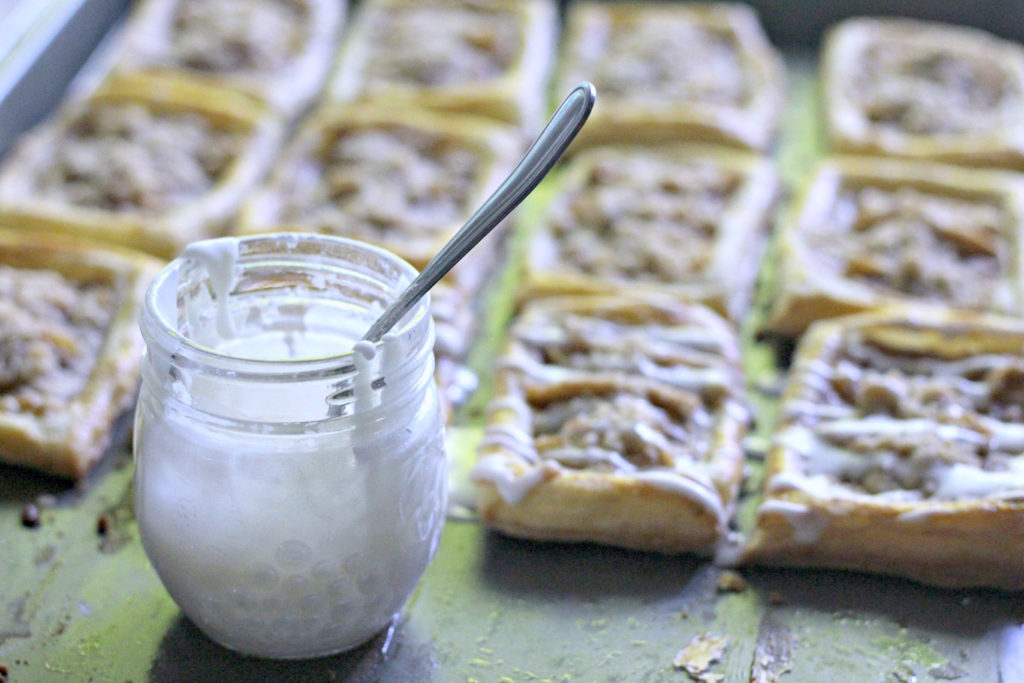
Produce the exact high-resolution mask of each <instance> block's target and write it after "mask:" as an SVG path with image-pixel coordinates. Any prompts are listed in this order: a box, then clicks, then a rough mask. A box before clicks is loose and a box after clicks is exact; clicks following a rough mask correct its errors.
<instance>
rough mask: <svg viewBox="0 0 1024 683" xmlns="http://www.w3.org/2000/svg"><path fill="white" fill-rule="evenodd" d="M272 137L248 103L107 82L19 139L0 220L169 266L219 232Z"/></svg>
mask: <svg viewBox="0 0 1024 683" xmlns="http://www.w3.org/2000/svg"><path fill="white" fill-rule="evenodd" d="M281 135H282V129H281V124H280V123H278V122H277V120H276V119H275V118H274V117H272V116H271V115H269V114H268V112H267V111H266V110H265V109H264V107H263V106H262V105H259V104H258V103H256V102H255V101H254V100H252V99H251V98H250V97H248V96H245V95H241V94H238V93H232V92H227V91H222V90H219V89H216V88H211V87H208V86H204V85H200V84H197V83H184V82H182V83H176V84H169V83H161V82H154V81H152V80H150V79H148V78H146V77H145V76H120V77H116V78H114V79H111V80H109V81H107V83H106V84H104V85H103V86H102V87H101V88H100V89H99V90H98V91H97V92H96V93H95V94H94V95H93V96H92V97H91V98H89V99H88V100H85V101H83V102H75V103H72V104H71V105H69V106H68V107H67V108H66V109H65V110H64V111H63V112H62V113H61V114H60V115H59V116H58V117H57V118H56V119H54V120H51V121H49V122H47V123H44V124H42V125H41V126H40V127H39V128H37V129H36V130H34V131H33V132H31V133H29V135H28V136H27V137H26V138H24V139H23V140H22V141H20V143H19V144H18V145H17V147H16V149H15V150H14V152H13V153H12V154H11V155H10V156H9V158H8V160H7V162H6V163H5V165H4V167H3V169H2V170H0V221H3V222H6V223H8V224H14V225H17V226H18V227H19V229H20V228H26V229H29V228H31V229H35V230H41V231H47V232H51V231H57V232H65V233H73V234H78V235H81V236H87V237H91V238H96V239H100V240H105V241H109V242H115V243H119V244H122V245H126V246H130V247H135V248H138V249H141V250H143V251H148V252H150V253H152V254H156V255H158V256H162V257H165V258H171V257H173V256H176V255H177V253H178V252H179V251H180V250H181V249H182V248H183V247H184V246H185V245H186V244H188V243H190V242H193V241H195V240H199V239H205V238H207V237H213V236H216V235H218V234H220V233H221V232H222V231H223V228H224V226H225V224H226V223H227V222H228V221H229V220H230V219H231V218H232V217H233V216H234V215H235V212H236V211H237V209H238V207H239V205H240V204H241V200H242V196H243V195H244V194H245V192H247V191H248V190H249V189H250V188H251V187H252V186H253V185H255V184H256V182H257V181H258V180H259V179H260V177H261V176H262V175H263V173H264V172H265V171H266V169H267V168H268V167H269V165H270V162H271V161H272V159H273V155H274V153H275V152H276V150H277V147H278V145H279V143H280V138H281Z"/></svg>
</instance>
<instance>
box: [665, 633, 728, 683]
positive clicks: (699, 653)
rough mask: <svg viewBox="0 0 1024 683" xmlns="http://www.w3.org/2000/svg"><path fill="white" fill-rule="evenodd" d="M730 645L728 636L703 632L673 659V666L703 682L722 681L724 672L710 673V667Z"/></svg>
mask: <svg viewBox="0 0 1024 683" xmlns="http://www.w3.org/2000/svg"><path fill="white" fill-rule="evenodd" d="M728 647H729V637H728V636H716V635H711V634H709V633H702V634H700V635H699V636H696V637H695V638H694V639H693V640H691V641H690V642H689V644H688V645H687V646H686V647H684V648H683V649H682V650H680V651H679V652H677V653H676V656H675V657H674V658H673V659H672V666H674V667H675V668H677V669H683V670H684V671H686V673H687V674H689V676H690V678H691V679H693V680H695V681H701V682H702V683H714V682H715V681H721V680H722V679H723V678H724V676H722V674H714V673H709V672H708V669H709V668H710V667H711V665H712V664H713V663H714V662H717V661H718V660H720V659H721V658H722V655H723V654H725V650H726V648H728Z"/></svg>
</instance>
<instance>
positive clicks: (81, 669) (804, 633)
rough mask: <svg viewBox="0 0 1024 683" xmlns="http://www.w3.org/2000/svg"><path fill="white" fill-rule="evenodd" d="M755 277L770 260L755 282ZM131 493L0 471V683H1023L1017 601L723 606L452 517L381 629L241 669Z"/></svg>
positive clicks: (802, 160) (792, 167)
mask: <svg viewBox="0 0 1024 683" xmlns="http://www.w3.org/2000/svg"><path fill="white" fill-rule="evenodd" d="M811 65H812V63H811V61H810V60H809V59H800V58H791V59H790V90H791V106H790V108H789V115H788V118H787V120H786V123H785V128H784V135H783V139H782V142H781V144H780V147H779V153H778V154H779V162H780V168H781V169H782V172H783V175H784V177H785V180H786V182H787V183H788V184H789V185H791V186H792V185H794V184H796V183H798V182H799V180H800V179H801V178H802V177H804V176H805V175H806V174H807V172H808V170H809V169H810V167H811V166H812V164H813V161H814V159H815V158H816V157H817V156H819V155H820V149H821V145H820V138H819V132H818V128H817V127H816V122H817V121H818V120H819V117H818V116H817V114H816V112H815V104H814V103H815V101H816V95H815V85H814V80H813V75H812V68H811ZM525 218H526V219H527V220H524V223H528V222H529V220H528V219H529V216H526V217H525ZM520 237H521V236H520ZM521 243H522V240H521V239H520V240H513V241H512V242H511V244H510V245H509V253H510V256H511V258H510V260H509V264H508V270H506V272H505V273H504V274H503V275H502V276H501V278H500V279H499V281H498V283H497V284H496V285H495V287H494V289H493V290H492V291H491V292H490V293H489V295H488V296H490V297H491V298H490V300H489V301H488V305H486V306H485V307H484V310H487V311H488V314H489V315H490V318H489V320H488V321H486V324H485V333H484V334H483V335H481V338H480V340H479V343H478V344H477V345H476V347H475V348H474V350H473V353H472V364H473V365H474V366H475V367H476V368H477V369H478V370H480V371H481V374H482V379H483V382H482V387H481V390H480V392H479V395H478V396H477V397H476V398H475V399H474V401H473V402H472V403H470V404H469V405H468V406H467V408H466V410H465V411H463V413H462V414H461V415H460V416H459V419H458V422H457V425H456V426H455V427H454V428H453V429H452V430H451V431H450V435H449V436H450V446H451V448H450V450H451V457H452V478H453V492H454V496H453V497H454V499H455V500H456V502H459V501H461V500H463V499H464V498H465V494H466V485H465V481H464V479H465V472H466V470H467V469H468V467H469V466H470V464H471V462H472V457H473V446H474V444H475V443H476V441H477V440H478V439H479V436H480V431H481V430H480V426H479V417H478V416H479V409H480V406H481V405H482V404H483V402H484V400H485V399H486V393H487V390H488V386H489V384H488V382H487V373H486V368H487V367H489V366H490V363H491V361H492V360H493V356H494V354H495V353H496V352H497V349H498V347H499V346H500V337H501V333H502V330H503V327H504V324H505V321H506V320H507V317H508V315H509V312H510V302H511V289H512V286H513V285H514V283H515V281H516V277H515V273H516V270H515V268H516V267H517V261H518V259H520V258H521V248H520V247H521ZM770 263H771V258H770V256H769V257H767V259H766V265H767V266H768V268H767V269H766V272H768V273H770ZM755 318H756V317H755ZM754 323H755V324H756V319H755V320H754ZM744 344H745V352H746V361H747V364H748V370H749V375H750V383H751V387H752V391H751V396H752V397H753V399H754V400H755V401H756V403H757V408H758V414H759V423H758V430H759V434H760V435H761V436H762V437H763V435H764V434H765V433H766V432H767V430H768V429H769V428H770V422H771V417H772V408H773V406H772V398H771V394H772V391H771V390H772V388H774V387H776V386H777V382H778V377H779V373H778V370H777V369H776V368H775V366H774V355H773V353H772V351H771V349H769V348H767V347H766V346H763V345H759V344H757V343H755V342H754V337H753V334H752V329H747V330H746V331H745V334H744ZM127 424H128V421H127V420H126V421H125V427H124V429H123V431H127ZM126 436H127V435H126ZM749 469H750V472H749V474H750V476H749V478H748V482H747V485H746V490H747V492H748V495H747V497H746V498H745V499H744V502H743V505H742V506H741V510H740V515H739V519H740V522H741V526H744V525H746V524H749V521H750V519H751V516H752V515H751V513H752V510H753V505H754V504H755V503H756V490H757V487H758V485H759V463H758V462H757V461H756V460H754V461H752V462H751V465H750V468H749ZM131 476H132V464H131V458H130V455H129V454H128V452H127V447H126V446H122V447H121V448H120V449H115V452H113V453H111V454H110V456H108V457H107V458H106V459H105V461H104V462H103V463H102V464H101V466H100V468H99V469H98V470H97V471H96V472H94V473H93V474H92V475H91V476H90V477H89V478H88V479H87V480H86V481H85V482H83V483H82V484H81V485H79V486H69V484H67V483H66V482H61V481H57V480H53V479H49V478H45V477H42V476H38V475H35V474H33V473H31V472H27V471H24V470H20V469H15V468H0V662H2V663H3V665H4V666H5V667H6V670H7V672H8V673H7V680H9V681H115V682H120V681H133V682H135V683H139V682H141V681H175V682H176V683H178V682H181V681H263V680H267V681H271V680H272V681H411V682H421V681H463V682H467V683H468V682H473V681H479V682H481V683H482V682H494V683H513V682H514V683H520V682H525V681H551V682H562V681H574V682H575V681H623V682H633V681H688V680H692V679H691V678H690V677H689V676H688V674H687V673H686V672H684V671H682V670H679V669H676V668H675V667H673V664H672V661H673V658H674V657H675V656H676V653H678V652H679V651H680V650H681V649H683V648H684V647H685V646H686V645H687V644H688V643H690V642H691V640H693V639H694V638H696V637H698V636H701V635H703V634H707V636H709V637H724V638H726V639H727V644H726V648H725V651H724V653H723V656H722V658H721V659H720V661H718V662H716V663H713V664H712V665H711V667H710V669H709V673H711V674H720V675H722V676H723V678H722V679H721V680H725V681H764V682H768V681H776V680H781V681H783V683H786V682H792V683H798V682H800V683H803V682H808V683H820V682H822V681H839V682H844V681H851V682H857V683H860V682H870V681H889V682H891V681H903V682H904V683H908V682H910V681H919V682H922V683H923V682H925V681H944V680H963V681H984V682H993V683H996V682H998V681H1003V682H1005V683H1019V682H1021V681H1024V627H1022V621H1024V598H1022V597H1021V596H1018V595H1015V594H1011V593H1000V592H996V591H977V590H939V589H935V588H929V587H925V586H920V585H917V584H914V583H910V582H907V581H902V580H898V579H891V578H884V577H875V576H868V575H862V574H853V573H845V572H832V571H794V570H779V569H767V568H744V569H741V570H740V574H741V575H742V577H743V578H744V579H745V581H746V587H745V589H743V590H740V591H738V592H722V591H721V590H720V589H719V587H718V586H719V577H720V574H721V571H722V570H720V569H718V568H716V567H714V566H712V565H711V564H710V563H709V562H708V561H707V560H703V559H699V558H693V557H685V556H683V557H670V556H661V555H653V554H643V553H635V552H627V551H620V550H616V549H610V548H601V547H595V546H584V545H563V544H538V543H530V542H524V541H517V540H513V539H509V538H505V537H502V536H498V535H496V534H490V533H488V532H486V531H485V530H483V529H482V528H481V527H480V525H479V524H477V523H476V522H475V521H473V520H472V518H471V515H468V514H466V512H465V510H463V509H462V508H461V507H460V506H458V505H456V507H455V511H456V514H454V515H453V518H452V519H451V520H450V521H449V523H448V525H447V528H446V530H445V533H444V536H443V539H442V542H441V545H440V549H439V551H438V554H437V557H436V559H435V560H434V562H433V564H432V565H431V566H430V568H429V569H428V571H427V573H426V576H425V577H424V579H423V581H422V582H421V584H420V586H419V588H418V589H417V591H416V593H415V594H414V596H413V598H412V599H411V601H410V602H409V604H408V606H407V609H406V610H405V612H404V613H403V615H402V616H401V619H400V620H399V621H398V622H397V623H396V624H395V626H394V628H393V629H392V630H391V631H389V632H386V633H383V634H381V635H380V636H378V637H377V638H376V639H375V640H374V641H372V642H371V643H369V644H367V645H366V646H364V647H362V648H360V649H358V650H356V651H354V652H351V653H348V654H345V655H340V656H336V657H330V658H325V659H318V660H312V661H300V662H272V661H264V660H258V659H253V658H247V657H241V656H238V655H236V654H234V653H232V652H230V651H228V650H225V649H223V648H221V647H219V646H217V645H215V644H213V643H212V642H211V641H209V640H207V639H206V638H205V637H204V636H203V635H202V634H201V633H200V632H199V631H198V630H197V629H196V628H195V627H194V626H193V625H192V624H191V623H190V622H189V621H188V620H187V619H186V618H184V617H183V616H181V614H180V613H179V611H178V609H177V608H176V606H175V605H174V603H173V602H172V601H171V599H170V598H169V597H168V595H167V593H166V592H165V591H164V589H163V587H162V586H161V585H160V582H159V580H158V579H157V577H156V575H155V573H154V572H153V570H152V569H151V568H150V566H149V564H148V562H147V561H146V557H145V555H144V553H143V551H142V547H141V545H140V544H139V539H138V533H137V530H136V527H135V522H134V519H133V516H132V509H131V508H132V505H131V500H132V495H131ZM30 502H41V503H42V506H41V507H42V511H41V524H40V525H39V527H38V528H35V529H30V528H26V527H24V526H23V525H22V523H21V510H22V507H23V505H25V504H26V503H30ZM101 517H102V518H103V519H104V522H105V524H106V532H105V533H104V534H101V533H99V528H98V527H99V520H100V518H101ZM0 671H2V668H0ZM2 680H3V676H2V675H0V681H2ZM708 680H715V679H713V678H711V679H708Z"/></svg>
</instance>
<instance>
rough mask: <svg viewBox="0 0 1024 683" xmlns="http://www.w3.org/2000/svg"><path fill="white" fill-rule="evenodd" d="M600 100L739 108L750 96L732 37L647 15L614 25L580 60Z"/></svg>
mask: <svg viewBox="0 0 1024 683" xmlns="http://www.w3.org/2000/svg"><path fill="white" fill-rule="evenodd" d="M580 61H581V63H580V65H579V69H578V71H579V73H581V74H587V77H588V79H589V80H591V81H593V83H594V85H595V86H596V87H597V91H598V92H599V93H601V97H604V98H613V99H616V100H624V101H634V102H637V103H642V104H644V105H645V106H657V105H659V104H663V103H665V102H669V103H671V104H672V106H678V105H679V104H684V103H700V104H715V105H741V104H743V101H744V100H745V99H746V98H747V97H748V93H747V91H748V85H747V82H746V78H745V74H744V69H743V63H742V58H741V55H740V49H739V45H738V44H737V43H736V40H735V38H734V37H733V36H731V35H729V34H727V33H723V32H719V31H715V30H713V29H710V28H705V27H701V26H699V25H696V24H695V23H694V22H693V21H692V20H690V19H687V18H686V17H678V16H666V15H664V14H648V15H642V16H637V17H635V18H633V19H632V20H630V21H622V22H613V23H612V24H611V26H610V27H609V29H608V35H607V37H606V38H605V40H604V41H602V42H601V44H600V45H598V44H597V42H596V41H595V45H594V46H593V48H592V49H591V51H590V52H588V54H585V55H583V56H582V58H581V60H580Z"/></svg>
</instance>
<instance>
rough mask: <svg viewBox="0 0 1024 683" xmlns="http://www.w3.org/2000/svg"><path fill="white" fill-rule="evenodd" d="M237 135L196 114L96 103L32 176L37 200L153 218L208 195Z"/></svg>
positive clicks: (227, 162)
mask: <svg viewBox="0 0 1024 683" xmlns="http://www.w3.org/2000/svg"><path fill="white" fill-rule="evenodd" d="M240 142H241V140H240V135H239V134H237V133H233V132H230V131H224V130H218V129H216V128H214V127H213V126H212V125H211V123H210V121H208V120H207V119H205V118H203V117H202V116H200V115H198V114H191V113H179V112H154V111H150V110H149V109H147V108H146V107H144V106H142V105H138V104H100V105H98V106H96V107H94V108H92V109H91V110H90V111H88V112H85V113H84V114H83V115H81V116H80V117H79V118H78V119H77V120H76V121H75V122H74V123H73V124H72V125H71V127H70V128H69V130H68V131H67V132H66V133H65V134H64V135H63V137H62V138H61V139H60V140H59V141H58V144H57V145H56V148H55V149H54V150H53V155H52V157H51V159H50V163H49V164H48V165H47V166H46V167H45V168H42V169H39V171H38V177H37V179H36V190H37V192H38V193H39V195H40V196H41V197H44V198H46V199H51V200H57V201H62V202H66V203H69V204H74V205H77V206H83V207H89V208H96V209H104V210H108V211H138V212H143V213H148V214H156V213H161V212H165V211H170V210H173V209H175V208H178V207H179V206H180V205H181V203H182V202H187V201H189V200H192V199H194V198H196V197H198V196H200V195H202V194H203V193H205V192H207V191H209V190H210V189H211V188H212V187H213V185H214V184H215V183H216V182H217V181H218V179H219V178H220V177H221V176H223V175H224V174H225V173H226V172H227V170H228V168H229V167H230V165H231V162H232V161H233V160H234V158H235V154H236V150H237V149H238V146H239V143H240Z"/></svg>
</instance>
